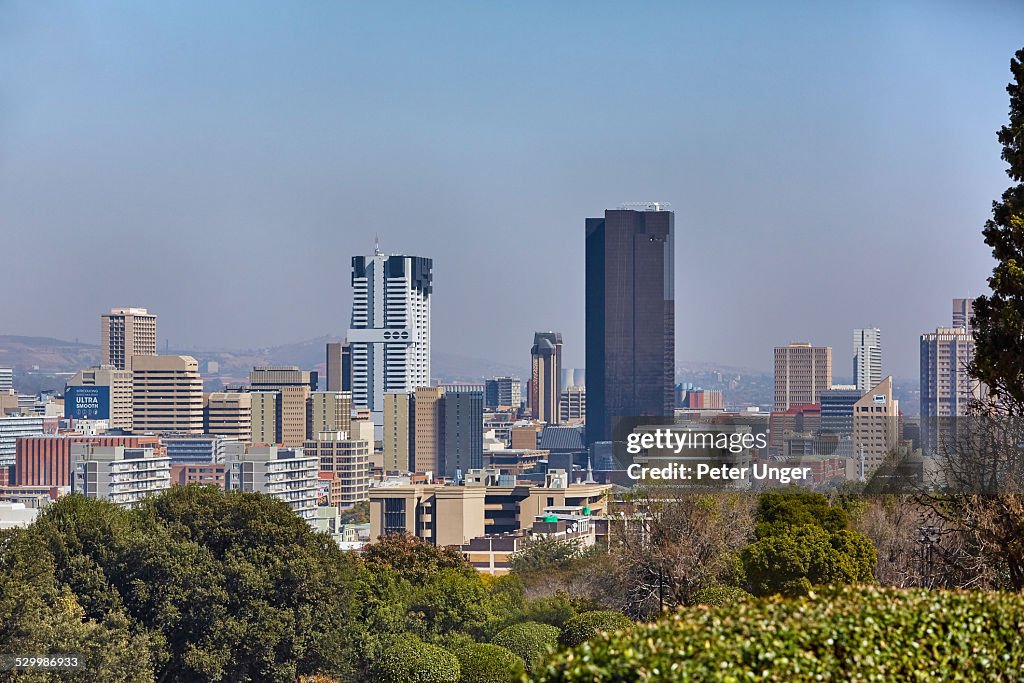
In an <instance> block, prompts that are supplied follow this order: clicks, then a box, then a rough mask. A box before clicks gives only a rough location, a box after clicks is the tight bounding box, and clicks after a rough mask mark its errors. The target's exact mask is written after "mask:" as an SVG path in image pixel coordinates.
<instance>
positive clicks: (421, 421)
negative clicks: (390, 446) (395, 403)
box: [412, 387, 483, 475]
mask: <svg viewBox="0 0 1024 683" xmlns="http://www.w3.org/2000/svg"><path fill="white" fill-rule="evenodd" d="M412 400H413V403H414V405H413V424H414V425H415V427H414V439H413V466H414V468H415V470H416V471H417V472H433V473H434V474H435V475H439V474H440V473H441V472H442V471H443V469H444V389H443V388H441V387H416V392H415V393H414V394H413V398H412ZM482 427H483V425H482V424H481V428H482Z"/></svg>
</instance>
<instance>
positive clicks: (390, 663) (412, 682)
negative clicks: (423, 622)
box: [373, 635, 459, 683]
mask: <svg viewBox="0 0 1024 683" xmlns="http://www.w3.org/2000/svg"><path fill="white" fill-rule="evenodd" d="M373 668H374V674H375V675H376V678H377V681H379V683H456V682H457V681H458V680H459V660H458V659H457V658H456V657H455V655H453V654H452V653H450V652H448V651H447V650H445V649H444V648H443V647H440V646H438V645H431V644H430V643H424V642H423V641H422V640H420V639H419V638H416V637H415V636H409V635H406V636H399V637H398V638H396V639H395V640H394V641H393V642H392V643H391V645H389V646H388V647H386V648H384V651H383V652H382V653H381V655H380V657H379V658H378V659H377V661H376V662H375V663H374V667H373Z"/></svg>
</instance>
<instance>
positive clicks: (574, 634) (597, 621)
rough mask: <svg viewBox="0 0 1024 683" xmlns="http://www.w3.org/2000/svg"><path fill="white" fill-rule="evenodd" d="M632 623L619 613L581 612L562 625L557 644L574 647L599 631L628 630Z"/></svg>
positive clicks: (604, 611)
mask: <svg viewBox="0 0 1024 683" xmlns="http://www.w3.org/2000/svg"><path fill="white" fill-rule="evenodd" d="M632 625H633V622H632V621H630V620H629V617H627V616H626V615H624V614H622V613H621V612H613V611H611V610H596V611H593V612H583V613H582V614H577V615H576V616H575V617H573V618H571V619H569V620H568V621H566V622H565V623H564V624H562V631H561V633H560V634H559V636H558V642H559V643H561V644H562V645H566V646H568V647H576V646H577V645H579V644H580V643H583V642H586V641H588V640H590V639H591V638H593V637H594V636H596V635H597V634H598V633H599V632H601V631H623V630H626V629H628V628H630V627H631V626H632Z"/></svg>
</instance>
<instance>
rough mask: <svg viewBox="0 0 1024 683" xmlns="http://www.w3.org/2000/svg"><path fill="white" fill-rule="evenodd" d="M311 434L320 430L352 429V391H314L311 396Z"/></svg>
mask: <svg viewBox="0 0 1024 683" xmlns="http://www.w3.org/2000/svg"><path fill="white" fill-rule="evenodd" d="M308 421H309V424H308V425H307V429H308V431H309V436H310V438H312V436H313V435H315V434H319V433H320V432H350V431H352V393H351V392H349V391H314V392H313V393H312V394H311V395H310V397H309V417H308Z"/></svg>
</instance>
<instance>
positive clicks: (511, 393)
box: [484, 377, 523, 408]
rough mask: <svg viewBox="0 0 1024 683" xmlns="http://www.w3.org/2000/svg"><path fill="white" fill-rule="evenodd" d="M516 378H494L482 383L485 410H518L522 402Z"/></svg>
mask: <svg viewBox="0 0 1024 683" xmlns="http://www.w3.org/2000/svg"><path fill="white" fill-rule="evenodd" d="M521 392H522V383H521V382H520V381H519V378H518V377H495V378H494V379H489V380H487V381H486V382H484V407H485V408H518V407H519V404H521V403H522V402H523V398H522V394H521Z"/></svg>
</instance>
